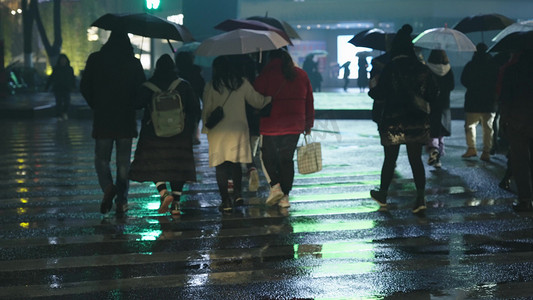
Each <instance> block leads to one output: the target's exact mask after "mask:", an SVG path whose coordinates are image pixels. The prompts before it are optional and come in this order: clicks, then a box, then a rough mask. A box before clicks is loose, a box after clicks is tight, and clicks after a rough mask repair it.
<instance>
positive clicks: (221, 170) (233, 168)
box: [215, 161, 242, 200]
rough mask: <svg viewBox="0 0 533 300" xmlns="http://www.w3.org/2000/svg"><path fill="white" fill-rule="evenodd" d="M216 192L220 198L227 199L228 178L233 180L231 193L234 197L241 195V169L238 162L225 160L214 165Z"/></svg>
mask: <svg viewBox="0 0 533 300" xmlns="http://www.w3.org/2000/svg"><path fill="white" fill-rule="evenodd" d="M215 172H216V177H217V185H218V192H219V193H220V197H221V198H222V200H226V199H229V193H228V180H229V179H232V180H233V194H234V196H235V198H239V197H241V195H242V169H241V164H240V163H234V162H230V161H225V162H223V163H222V164H220V165H218V166H216V167H215Z"/></svg>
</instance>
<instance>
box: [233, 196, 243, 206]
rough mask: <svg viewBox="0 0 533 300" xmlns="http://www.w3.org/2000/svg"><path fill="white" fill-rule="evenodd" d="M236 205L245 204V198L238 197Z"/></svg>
mask: <svg viewBox="0 0 533 300" xmlns="http://www.w3.org/2000/svg"><path fill="white" fill-rule="evenodd" d="M234 204H235V206H243V205H244V199H243V198H242V197H237V199H235V202H234Z"/></svg>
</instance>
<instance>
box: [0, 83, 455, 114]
mask: <svg viewBox="0 0 533 300" xmlns="http://www.w3.org/2000/svg"><path fill="white" fill-rule="evenodd" d="M314 98H315V110H316V118H317V119H367V120H368V119H370V118H371V110H372V103H373V100H372V99H371V98H370V97H369V96H368V94H367V92H364V93H360V92H359V89H358V88H350V89H348V91H347V92H345V91H344V90H343V89H342V88H325V89H324V91H323V92H319V93H314ZM463 103H464V90H456V91H452V94H451V108H452V119H454V120H463V115H464V112H463ZM70 111H71V112H70V116H71V117H72V118H91V117H92V113H91V110H90V108H89V107H88V106H87V103H86V102H85V100H84V99H83V97H82V96H81V94H80V93H72V96H71V107H70ZM54 116H55V99H54V95H53V94H52V93H33V94H18V95H13V96H10V97H8V98H7V99H0V117H2V118H35V117H36V118H50V117H54Z"/></svg>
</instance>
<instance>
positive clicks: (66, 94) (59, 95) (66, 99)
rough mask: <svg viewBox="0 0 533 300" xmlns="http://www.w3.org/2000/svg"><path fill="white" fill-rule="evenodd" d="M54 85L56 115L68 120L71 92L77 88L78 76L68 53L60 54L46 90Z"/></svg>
mask: <svg viewBox="0 0 533 300" xmlns="http://www.w3.org/2000/svg"><path fill="white" fill-rule="evenodd" d="M50 86H51V87H52V91H53V92H54V96H55V100H56V117H57V118H58V119H59V120H68V109H69V107H70V93H71V92H72V91H73V90H74V89H75V88H76V77H75V76H74V70H73V69H72V67H71V66H70V60H69V59H68V56H67V55H66V54H60V55H59V58H58V59H57V63H56V65H55V66H54V69H53V71H52V75H50V77H48V80H47V81H46V86H45V91H48V90H49V89H50Z"/></svg>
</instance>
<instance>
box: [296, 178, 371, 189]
mask: <svg viewBox="0 0 533 300" xmlns="http://www.w3.org/2000/svg"><path fill="white" fill-rule="evenodd" d="M379 183H380V179H376V180H360V181H352V182H343V183H333V182H332V183H319V184H296V185H294V187H293V189H309V188H328V187H351V186H360V185H379Z"/></svg>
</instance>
